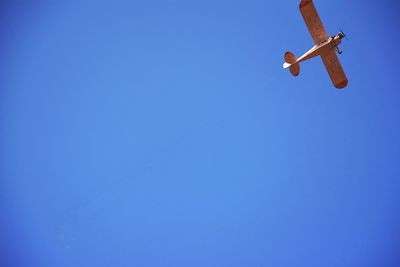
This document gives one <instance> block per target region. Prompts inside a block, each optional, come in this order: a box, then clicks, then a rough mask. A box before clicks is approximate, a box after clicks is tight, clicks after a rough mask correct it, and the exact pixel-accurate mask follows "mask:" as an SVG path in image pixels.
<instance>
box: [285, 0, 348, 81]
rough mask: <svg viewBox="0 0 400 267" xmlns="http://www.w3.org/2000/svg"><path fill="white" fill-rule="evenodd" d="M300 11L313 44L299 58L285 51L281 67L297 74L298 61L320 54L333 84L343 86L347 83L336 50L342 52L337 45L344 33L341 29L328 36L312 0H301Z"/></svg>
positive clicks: (298, 68) (298, 69)
mask: <svg viewBox="0 0 400 267" xmlns="http://www.w3.org/2000/svg"><path fill="white" fill-rule="evenodd" d="M300 12H301V14H302V16H303V18H304V21H305V22H306V25H307V28H308V30H309V31H310V33H311V37H312V38H313V40H314V43H315V45H314V47H312V48H311V49H310V50H309V51H308V52H306V53H305V54H304V55H302V56H301V57H300V58H296V56H295V55H294V54H293V53H292V52H289V51H288V52H286V53H285V63H284V64H283V68H285V69H286V68H289V70H290V73H292V74H293V75H294V76H298V75H299V73H300V62H303V61H306V60H308V59H310V58H313V57H316V56H321V58H322V62H323V63H324V65H325V67H326V70H327V71H328V74H329V76H330V78H331V80H332V83H333V85H334V86H335V87H336V88H339V89H342V88H345V87H346V86H347V84H348V80H347V78H346V74H345V73H344V71H343V68H342V65H341V64H340V61H339V58H338V56H337V55H336V52H337V53H338V54H342V51H341V50H340V48H339V45H340V44H341V42H342V39H343V38H344V37H345V36H346V35H345V34H344V33H343V31H342V30H341V31H340V32H339V33H338V34H336V35H334V36H329V35H328V34H327V32H326V30H325V27H324V25H323V24H322V21H321V19H320V17H319V15H318V12H317V9H316V8H315V6H314V3H313V1H312V0H301V2H300Z"/></svg>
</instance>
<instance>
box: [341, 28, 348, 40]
mask: <svg viewBox="0 0 400 267" xmlns="http://www.w3.org/2000/svg"><path fill="white" fill-rule="evenodd" d="M339 29H340V33H341V34H343V37H344V38H346V40H347V41H350V40H349V38H348V37H347V35H346V34H345V33H344V31H343V30H342V28H339Z"/></svg>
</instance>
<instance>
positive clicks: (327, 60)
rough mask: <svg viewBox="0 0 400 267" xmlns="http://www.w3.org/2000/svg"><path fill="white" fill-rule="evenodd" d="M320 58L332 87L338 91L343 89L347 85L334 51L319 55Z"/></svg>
mask: <svg viewBox="0 0 400 267" xmlns="http://www.w3.org/2000/svg"><path fill="white" fill-rule="evenodd" d="M321 58H322V61H323V62H324V65H325V67H326V70H327V71H328V73H329V76H330V77H331V80H332V83H333V85H334V86H335V87H336V88H339V89H342V88H345V87H346V86H347V84H348V80H347V77H346V74H345V73H344V71H343V68H342V65H341V64H340V61H339V58H338V57H337V55H336V52H335V50H333V49H332V51H330V52H328V53H327V54H324V55H321Z"/></svg>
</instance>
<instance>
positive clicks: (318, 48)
mask: <svg viewBox="0 0 400 267" xmlns="http://www.w3.org/2000/svg"><path fill="white" fill-rule="evenodd" d="M343 37H344V35H343V34H342V33H339V34H337V35H335V36H333V37H329V38H328V39H327V40H325V41H323V42H321V43H319V44H316V45H315V46H313V47H312V48H311V49H310V50H308V52H306V53H305V54H304V55H302V56H301V57H299V58H298V59H297V61H296V63H300V62H302V61H305V60H307V59H310V58H313V57H316V56H320V55H323V54H326V53H328V52H329V51H332V49H338V46H339V45H340V44H341V42H342V38H343Z"/></svg>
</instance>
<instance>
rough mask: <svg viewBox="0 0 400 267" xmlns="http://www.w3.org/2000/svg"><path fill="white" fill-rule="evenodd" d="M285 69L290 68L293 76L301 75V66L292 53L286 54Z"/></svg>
mask: <svg viewBox="0 0 400 267" xmlns="http://www.w3.org/2000/svg"><path fill="white" fill-rule="evenodd" d="M283 68H284V69H286V68H290V73H292V75H293V76H297V75H299V73H300V65H299V63H297V58H296V56H295V55H294V54H293V53H292V52H289V51H288V52H286V53H285V63H284V64H283Z"/></svg>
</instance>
